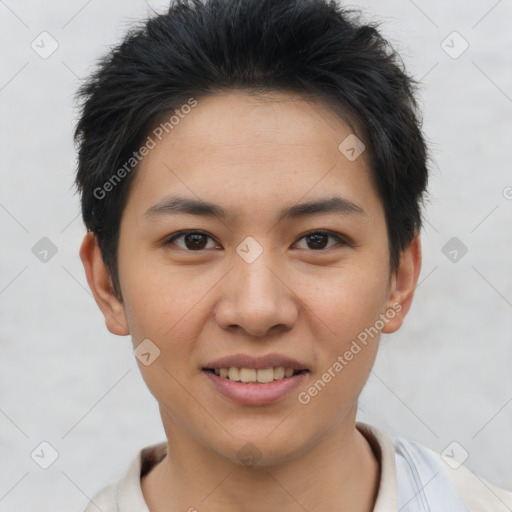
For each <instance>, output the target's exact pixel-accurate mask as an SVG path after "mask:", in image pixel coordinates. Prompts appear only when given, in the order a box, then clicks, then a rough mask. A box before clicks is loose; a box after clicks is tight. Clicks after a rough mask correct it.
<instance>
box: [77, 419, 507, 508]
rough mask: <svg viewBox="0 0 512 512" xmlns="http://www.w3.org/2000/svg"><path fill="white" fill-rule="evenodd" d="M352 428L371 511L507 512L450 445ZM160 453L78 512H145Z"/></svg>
mask: <svg viewBox="0 0 512 512" xmlns="http://www.w3.org/2000/svg"><path fill="white" fill-rule="evenodd" d="M356 427H357V429H358V430H359V431H360V432H361V433H362V434H363V435H364V436H365V438H366V439H367V440H368V442H369V443H370V445H371V447H372V449H373V451H374V453H375V456H376V457H377V459H378V460H379V463H380V468H381V471H380V482H379V490H378V494H377V499H376V502H375V506H374V509H373V512H511V511H512V492H511V491H507V490H505V489H502V488H499V487H497V486H495V485H492V484H491V483H489V482H488V481H487V480H485V479H484V478H482V477H480V476H478V475H476V474H475V473H473V472H471V471H470V470H469V469H468V468H466V467H464V465H462V464H460V461H459V462H458V461H457V455H458V454H457V453H456V451H457V447H456V446H455V447H454V449H452V450H450V449H448V451H447V452H446V453H444V455H443V456H442V455H440V454H438V453H436V452H435V451H433V450H431V449H430V448H427V447H425V446H423V445H421V444H419V443H417V442H415V441H412V440H409V439H407V438H405V437H402V436H395V437H390V436H388V435H386V434H385V433H383V432H381V431H380V430H378V429H377V428H375V427H373V426H371V425H369V424H367V423H363V422H357V423H356ZM166 450H167V444H166V443H165V442H163V443H159V444H155V445H152V446H148V447H146V448H143V449H141V450H140V451H139V452H138V453H137V456H136V457H135V458H134V459H133V461H132V463H131V464H130V467H129V468H128V471H127V472H126V474H125V475H124V476H123V477H122V478H121V479H120V480H119V481H117V482H115V483H112V484H110V485H109V486H107V487H105V488H104V489H102V490H101V491H100V492H99V493H98V494H96V496H94V497H93V498H92V500H91V501H90V503H89V505H88V506H87V507H86V509H85V511H84V512H97V510H98V509H99V510H101V511H102V512H150V510H149V508H148V506H147V504H146V502H145V501H144V496H143V494H142V489H141V477H142V476H144V475H145V474H147V473H148V472H149V471H150V470H151V469H152V468H153V467H154V466H155V465H156V464H158V463H159V462H160V461H161V460H162V459H163V458H164V457H165V455H166ZM459 458H460V457H459ZM96 507H97V508H96Z"/></svg>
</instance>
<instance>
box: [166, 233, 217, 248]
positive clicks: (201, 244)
mask: <svg viewBox="0 0 512 512" xmlns="http://www.w3.org/2000/svg"><path fill="white" fill-rule="evenodd" d="M208 239H210V240H212V238H211V236H209V235H207V234H206V233H203V232H202V231H182V232H180V233H178V234H176V235H174V236H172V237H171V238H169V239H168V240H167V241H166V242H165V245H176V246H177V247H179V248H181V249H185V250H188V251H201V250H203V249H206V248H207V244H208ZM177 240H182V244H178V243H176V241H177Z"/></svg>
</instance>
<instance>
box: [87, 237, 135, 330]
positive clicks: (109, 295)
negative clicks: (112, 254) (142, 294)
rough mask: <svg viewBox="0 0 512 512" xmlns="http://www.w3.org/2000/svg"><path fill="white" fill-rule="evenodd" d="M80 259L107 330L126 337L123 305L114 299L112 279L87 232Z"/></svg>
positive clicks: (94, 240) (98, 248) (126, 328)
mask: <svg viewBox="0 0 512 512" xmlns="http://www.w3.org/2000/svg"><path fill="white" fill-rule="evenodd" d="M80 259H81V260H82V263H83V265H84V269H85V275H86V276H87V282H88V283H89V288H90V289H91V292H92V294H93V296H94V300H95V301H96V304H98V307H99V308H100V310H101V312H102V313H103V316H104V317H105V324H106V326H107V329H108V330H109V331H110V332H111V333H112V334H117V335H119V336H126V335H127V334H130V329H129V327H128V322H127V320H126V315H125V311H124V307H123V303H122V302H121V301H120V300H119V299H118V298H117V297H116V295H115V293H114V289H113V286H112V278H111V276H110V272H109V271H108V269H107V267H106V266H105V263H104V262H103V256H102V255H101V251H100V247H99V245H98V239H97V237H96V235H95V234H94V233H92V232H90V231H89V232H88V233H87V234H86V235H85V237H84V239H83V241H82V245H81V247H80Z"/></svg>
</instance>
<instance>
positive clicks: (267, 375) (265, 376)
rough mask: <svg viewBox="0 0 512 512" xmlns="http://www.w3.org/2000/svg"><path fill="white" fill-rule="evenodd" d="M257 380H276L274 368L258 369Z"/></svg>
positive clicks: (262, 381)
mask: <svg viewBox="0 0 512 512" xmlns="http://www.w3.org/2000/svg"><path fill="white" fill-rule="evenodd" d="M256 380H257V381H258V382H261V383H262V384H265V383H266V382H272V381H273V380H274V369H273V368H265V369H264V370H258V371H257V372H256Z"/></svg>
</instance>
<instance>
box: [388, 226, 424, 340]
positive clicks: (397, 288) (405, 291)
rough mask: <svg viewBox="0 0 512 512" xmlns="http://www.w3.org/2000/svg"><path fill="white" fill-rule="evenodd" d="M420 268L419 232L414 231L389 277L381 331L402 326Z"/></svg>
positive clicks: (392, 329)
mask: <svg viewBox="0 0 512 512" xmlns="http://www.w3.org/2000/svg"><path fill="white" fill-rule="evenodd" d="M420 270H421V242H420V236H419V234H418V233H416V235H415V236H414V238H413V240H412V242H411V244H410V245H409V247H408V248H407V249H405V250H404V251H402V253H401V254H400V264H399V266H398V269H397V270H396V272H395V273H394V274H393V275H392V277H391V284H390V288H389V296H388V300H387V304H386V307H387V310H386V311H388V313H387V314H386V317H387V318H388V321H387V322H386V324H385V326H384V328H383V329H382V332H384V333H392V332H395V331H397V330H398V329H400V327H401V326H402V323H403V321H404V318H405V315H407V312H408V311H409V308H410V307H411V304H412V299H413V296H414V291H415V289H416V286H417V284H418V277H419V275H420ZM392 313H394V316H392V317H391V314H392Z"/></svg>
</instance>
